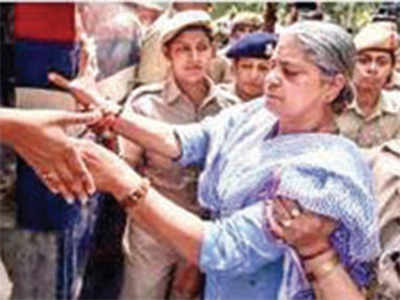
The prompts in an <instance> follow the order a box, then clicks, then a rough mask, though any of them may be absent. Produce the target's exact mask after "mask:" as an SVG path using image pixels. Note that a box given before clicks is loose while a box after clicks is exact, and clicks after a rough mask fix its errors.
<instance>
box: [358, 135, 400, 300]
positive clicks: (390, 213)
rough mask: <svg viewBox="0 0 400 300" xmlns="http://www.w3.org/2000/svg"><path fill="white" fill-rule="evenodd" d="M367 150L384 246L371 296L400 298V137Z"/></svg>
mask: <svg viewBox="0 0 400 300" xmlns="http://www.w3.org/2000/svg"><path fill="white" fill-rule="evenodd" d="M364 151H365V152H366V153H367V156H368V160H369V163H370V165H371V167H372V170H373V173H374V177H375V183H376V196H377V200H378V209H379V210H378V212H379V218H378V224H379V226H378V228H379V236H380V242H381V246H382V252H381V254H380V256H379V259H378V261H377V264H376V275H377V285H376V286H375V287H374V288H373V291H372V293H371V294H372V295H373V297H372V298H371V299H381V298H379V297H378V295H380V296H383V295H384V298H382V299H393V300H395V299H400V271H399V270H400V140H392V141H390V142H387V143H385V144H383V145H382V146H380V147H376V148H374V149H370V150H364Z"/></svg>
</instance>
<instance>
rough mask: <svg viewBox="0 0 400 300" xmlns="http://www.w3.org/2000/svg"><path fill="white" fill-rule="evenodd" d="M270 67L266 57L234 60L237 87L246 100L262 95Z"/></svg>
mask: <svg viewBox="0 0 400 300" xmlns="http://www.w3.org/2000/svg"><path fill="white" fill-rule="evenodd" d="M268 69H269V61H268V59H266V58H247V57H242V58H239V59H236V60H235V62H234V74H235V82H236V88H237V89H238V90H239V91H240V93H241V94H242V95H241V96H242V97H243V96H245V98H246V100H248V99H253V98H256V97H260V96H261V95H262V93H263V85H264V78H265V75H266V74H267V72H268Z"/></svg>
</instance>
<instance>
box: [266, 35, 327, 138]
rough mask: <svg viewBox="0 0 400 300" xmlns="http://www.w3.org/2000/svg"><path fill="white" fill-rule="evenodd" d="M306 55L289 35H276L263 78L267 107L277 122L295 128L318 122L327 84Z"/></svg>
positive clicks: (321, 113)
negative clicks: (274, 44) (277, 38)
mask: <svg viewBox="0 0 400 300" xmlns="http://www.w3.org/2000/svg"><path fill="white" fill-rule="evenodd" d="M323 79H324V78H323V77H322V74H321V71H320V69H319V68H318V67H317V66H315V65H314V64H313V63H312V62H311V61H310V60H309V58H308V57H307V55H306V54H305V52H304V50H303V49H302V46H301V45H300V44H299V42H298V41H297V40H296V38H295V37H294V36H293V35H288V34H286V35H285V34H284V35H282V36H281V37H280V39H279V42H278V45H277V47H276V49H275V52H274V54H273V56H272V58H271V60H270V70H269V72H268V74H267V76H266V77H265V81H264V95H265V98H266V106H267V108H268V109H269V110H270V111H272V112H273V113H275V114H276V115H277V116H278V117H279V118H280V122H281V125H283V126H287V127H290V128H291V130H293V131H296V129H298V130H299V131H302V130H304V128H312V127H313V126H315V125H317V124H319V121H321V119H322V118H323V117H324V112H325V111H326V109H330V102H331V101H332V100H333V99H327V98H328V97H327V95H328V94H329V93H331V91H330V85H329V84H328V82H327V81H326V80H323Z"/></svg>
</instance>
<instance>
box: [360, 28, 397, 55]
mask: <svg viewBox="0 0 400 300" xmlns="http://www.w3.org/2000/svg"><path fill="white" fill-rule="evenodd" d="M354 44H355V45H356V49H357V52H361V51H364V50H369V49H371V50H372V49H375V50H384V51H389V52H391V53H393V54H394V52H395V51H396V49H397V46H398V36H397V32H396V31H393V30H392V28H390V27H389V26H385V25H384V24H380V23H371V24H368V25H367V26H365V27H364V28H362V29H361V31H360V32H359V33H358V34H357V35H356V36H355V38H354Z"/></svg>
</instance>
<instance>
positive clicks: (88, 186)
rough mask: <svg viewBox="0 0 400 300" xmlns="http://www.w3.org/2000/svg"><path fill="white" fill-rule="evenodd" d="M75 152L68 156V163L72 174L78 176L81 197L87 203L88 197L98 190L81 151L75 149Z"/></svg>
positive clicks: (77, 183)
mask: <svg viewBox="0 0 400 300" xmlns="http://www.w3.org/2000/svg"><path fill="white" fill-rule="evenodd" d="M72 153H73V154H72V155H71V156H70V157H68V160H67V163H68V167H69V168H70V170H71V172H72V175H73V176H74V178H76V181H77V182H76V183H75V184H76V185H77V188H78V193H79V198H80V199H81V200H82V201H83V202H84V203H86V202H87V201H88V197H89V196H90V195H92V194H94V192H95V191H96V186H95V183H94V179H93V176H92V174H91V173H90V172H89V170H88V168H87V166H86V164H85V163H84V161H83V158H82V157H81V155H80V153H79V151H78V150H77V149H74V151H73V152H72Z"/></svg>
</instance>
